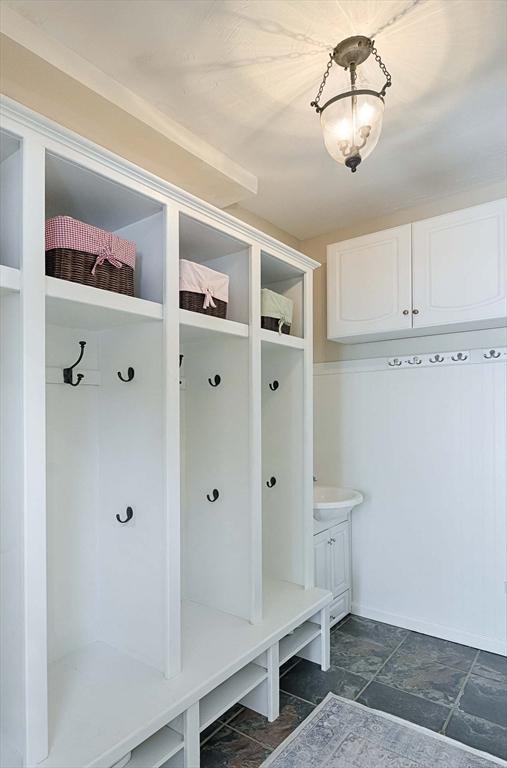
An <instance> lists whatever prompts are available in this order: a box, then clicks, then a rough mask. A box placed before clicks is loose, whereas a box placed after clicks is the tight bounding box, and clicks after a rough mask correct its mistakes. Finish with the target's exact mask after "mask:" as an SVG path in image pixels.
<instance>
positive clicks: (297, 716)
mask: <svg viewBox="0 0 507 768" xmlns="http://www.w3.org/2000/svg"><path fill="white" fill-rule="evenodd" d="M313 708H314V707H313V704H307V703H306V701H301V699H297V698H296V697H295V696H289V695H287V694H286V693H280V716H279V717H278V718H277V720H275V721H274V722H272V723H269V722H268V721H267V719H266V718H265V717H263V716H262V715H259V714H257V712H253V711H252V710H251V709H243V711H242V712H240V713H239V714H238V715H236V717H235V718H233V720H230V721H229V726H230V727H231V728H235V729H236V730H238V731H241V733H244V734H245V735H246V736H251V738H252V739H255V740H256V741H260V742H261V743H262V744H264V745H265V746H266V747H272V748H275V747H277V746H278V745H279V744H281V743H282V741H283V740H284V739H286V738H287V736H288V735H289V734H290V733H292V731H293V730H294V729H295V728H297V727H298V725H299V724H300V723H302V722H303V720H304V719H305V718H307V717H308V715H309V714H310V712H312V711H313Z"/></svg>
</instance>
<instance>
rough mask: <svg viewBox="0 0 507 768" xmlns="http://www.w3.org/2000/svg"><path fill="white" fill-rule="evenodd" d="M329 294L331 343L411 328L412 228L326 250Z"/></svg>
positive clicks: (342, 243)
mask: <svg viewBox="0 0 507 768" xmlns="http://www.w3.org/2000/svg"><path fill="white" fill-rule="evenodd" d="M327 290H328V294H327V313H328V316H327V335H328V338H329V339H337V338H343V337H348V336H356V335H361V334H370V333H377V332H383V331H390V330H404V329H407V328H411V325H412V317H411V311H410V310H411V308H412V284H411V227H410V225H409V224H407V225H405V226H402V227H394V228H393V229H386V230H384V231H383V232H375V233H374V234H372V235H365V236H364V237H356V238H354V239H353V240H345V241H343V242H341V243H334V244H333V245H330V246H328V249H327ZM404 311H405V314H403V313H404Z"/></svg>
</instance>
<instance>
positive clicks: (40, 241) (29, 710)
mask: <svg viewBox="0 0 507 768" xmlns="http://www.w3.org/2000/svg"><path fill="white" fill-rule="evenodd" d="M22 157H23V160H22V167H23V171H22V173H23V187H22V189H23V192H22V195H23V199H22V212H23V213H22V222H23V251H22V270H23V279H22V286H23V287H22V291H21V317H22V339H23V342H22V343H23V518H24V519H23V529H24V532H23V538H24V598H25V599H24V603H25V604H24V633H25V649H24V652H25V680H24V685H25V713H26V716H25V717H26V719H25V750H24V751H25V763H26V764H28V765H31V764H32V763H38V762H40V761H41V760H44V758H45V757H46V756H47V754H48V707H47V701H48V675H47V590H46V387H45V367H46V363H45V359H46V338H45V276H44V260H43V259H34V258H33V254H37V253H43V252H44V147H43V144H42V142H41V141H40V139H39V137H37V136H29V137H27V138H25V139H24V140H23V155H22Z"/></svg>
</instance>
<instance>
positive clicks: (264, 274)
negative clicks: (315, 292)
mask: <svg viewBox="0 0 507 768" xmlns="http://www.w3.org/2000/svg"><path fill="white" fill-rule="evenodd" d="M261 288H269V289H270V290H271V291H274V292H275V293H280V294H281V295H282V296H286V297H287V298H288V299H291V300H292V302H293V311H292V326H291V330H290V333H291V336H298V337H299V338H303V336H304V273H303V272H302V271H301V270H300V269H298V268H297V267H295V266H293V265H292V264H289V263H288V262H286V261H282V259H279V258H277V257H276V256H272V255H271V254H269V253H266V252H265V251H262V252H261Z"/></svg>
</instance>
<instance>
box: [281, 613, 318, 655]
mask: <svg viewBox="0 0 507 768" xmlns="http://www.w3.org/2000/svg"><path fill="white" fill-rule="evenodd" d="M319 635H320V626H319V624H313V623H312V622H311V621H305V623H304V624H301V626H300V627H297V629H295V630H294V632H292V633H291V634H290V635H286V636H285V637H284V638H282V640H280V650H279V656H280V666H282V664H285V662H286V661H288V660H289V659H291V658H292V657H293V656H294V655H295V654H296V653H298V651H300V650H301V649H302V648H304V647H305V646H306V645H308V643H310V642H311V641H312V640H315V638H316V637H318V636H319Z"/></svg>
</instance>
